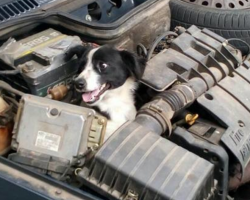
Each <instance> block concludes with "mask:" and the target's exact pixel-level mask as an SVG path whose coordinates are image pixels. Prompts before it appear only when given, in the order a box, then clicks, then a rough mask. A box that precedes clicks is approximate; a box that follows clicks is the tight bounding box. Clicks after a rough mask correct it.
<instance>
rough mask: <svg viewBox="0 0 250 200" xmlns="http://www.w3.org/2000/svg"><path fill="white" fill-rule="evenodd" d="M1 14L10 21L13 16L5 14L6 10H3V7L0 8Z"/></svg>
mask: <svg viewBox="0 0 250 200" xmlns="http://www.w3.org/2000/svg"><path fill="white" fill-rule="evenodd" d="M0 14H1V15H2V16H3V17H4V18H5V19H9V18H10V17H11V16H10V15H9V14H8V13H7V12H5V10H4V9H3V7H0Z"/></svg>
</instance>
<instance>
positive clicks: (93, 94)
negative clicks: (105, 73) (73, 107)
mask: <svg viewBox="0 0 250 200" xmlns="http://www.w3.org/2000/svg"><path fill="white" fill-rule="evenodd" d="M108 89H110V84H108V83H105V84H103V85H102V86H101V87H100V88H98V89H96V90H93V91H88V92H84V93H82V99H83V101H84V102H85V103H89V104H91V103H95V102H96V101H98V100H99V99H100V97H101V95H103V94H104V92H106V91H107V90H108Z"/></svg>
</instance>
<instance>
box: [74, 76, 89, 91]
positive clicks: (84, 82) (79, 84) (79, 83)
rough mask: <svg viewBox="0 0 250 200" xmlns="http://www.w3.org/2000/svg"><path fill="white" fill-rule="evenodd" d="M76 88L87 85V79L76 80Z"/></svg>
mask: <svg viewBox="0 0 250 200" xmlns="http://www.w3.org/2000/svg"><path fill="white" fill-rule="evenodd" d="M74 84H75V87H76V89H79V90H82V89H84V88H85V87H86V84H87V83H86V81H85V80H84V79H82V78H81V79H79V80H75V81H74Z"/></svg>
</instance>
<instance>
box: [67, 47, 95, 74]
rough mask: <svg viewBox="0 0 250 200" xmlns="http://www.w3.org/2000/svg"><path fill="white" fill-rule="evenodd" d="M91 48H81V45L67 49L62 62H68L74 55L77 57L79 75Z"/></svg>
mask: <svg viewBox="0 0 250 200" xmlns="http://www.w3.org/2000/svg"><path fill="white" fill-rule="evenodd" d="M92 48H93V47H91V46H81V45H78V46H75V47H73V48H71V49H69V50H68V51H67V52H66V53H65V57H64V60H65V61H69V60H70V59H72V58H73V56H74V55H76V56H77V58H78V60H79V62H78V65H79V66H78V73H80V72H81V71H82V70H83V69H84V67H85V65H86V63H87V57H86V56H87V54H88V52H89V51H90V50H91V49H92Z"/></svg>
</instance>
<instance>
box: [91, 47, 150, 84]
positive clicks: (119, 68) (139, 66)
mask: <svg viewBox="0 0 250 200" xmlns="http://www.w3.org/2000/svg"><path fill="white" fill-rule="evenodd" d="M92 63H93V66H94V69H95V71H96V72H97V73H98V74H100V76H101V83H102V84H103V83H109V84H110V85H111V86H112V88H118V87H120V86H122V85H123V84H124V83H125V81H126V80H127V78H128V77H131V76H132V77H134V78H135V79H137V80H139V79H140V78H141V77H142V75H143V72H144V70H145V65H146V61H143V59H140V58H137V57H136V56H135V55H134V54H132V53H130V52H128V51H118V50H116V49H114V48H112V47H109V46H103V47H101V48H100V49H98V50H97V51H96V52H95V53H94V55H93V59H92ZM101 63H106V64H107V65H108V67H107V68H106V69H105V70H100V64H101Z"/></svg>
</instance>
